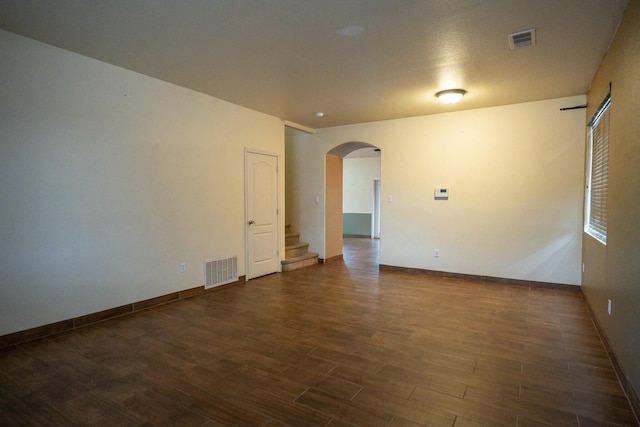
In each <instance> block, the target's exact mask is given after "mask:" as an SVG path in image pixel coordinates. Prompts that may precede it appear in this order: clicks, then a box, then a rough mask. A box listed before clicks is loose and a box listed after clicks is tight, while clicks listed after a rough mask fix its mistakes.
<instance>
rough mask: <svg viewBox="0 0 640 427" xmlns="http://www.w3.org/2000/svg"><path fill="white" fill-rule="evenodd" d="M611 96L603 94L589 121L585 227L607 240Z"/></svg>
mask: <svg viewBox="0 0 640 427" xmlns="http://www.w3.org/2000/svg"><path fill="white" fill-rule="evenodd" d="M610 106H611V98H610V97H607V99H606V100H605V102H604V103H603V104H602V106H601V107H600V108H599V109H598V111H597V112H596V114H595V115H594V116H593V119H592V120H591V122H590V128H589V153H590V155H589V165H588V166H589V175H588V183H587V206H586V208H587V209H586V214H587V215H586V216H587V218H586V219H587V221H586V226H585V231H586V232H587V233H589V234H590V235H592V236H593V237H595V238H596V239H598V240H600V241H601V242H602V243H605V244H606V243H607V197H608V193H609V186H608V182H609V123H610V117H609V116H610V114H609V107H610Z"/></svg>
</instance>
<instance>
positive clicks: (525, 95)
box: [0, 0, 628, 128]
mask: <svg viewBox="0 0 640 427" xmlns="http://www.w3.org/2000/svg"><path fill="white" fill-rule="evenodd" d="M627 4H628V0H526V1H523V0H403V1H393V0H189V1H184V0H137V1H134V0H109V1H106V0H82V1H80V0H55V1H51V0H39V1H36V0H2V1H0V28H2V29H5V30H7V31H11V32H14V33H17V34H21V35H24V36H26V37H30V38H33V39H36V40H39V41H42V42H45V43H48V44H51V45H54V46H58V47H61V48H64V49H68V50H70V51H74V52H77V53H80V54H83V55H86V56H89V57H92V58H96V59H99V60H101V61H105V62H108V63H111V64H114V65H118V66H121V67H124V68H127V69H130V70H134V71H137V72H139V73H143V74H146V75H149V76H152V77H155V78H158V79H161V80H165V81H168V82H171V83H174V84H177V85H180V86H184V87H187V88H190V89H193V90H196V91H199V92H203V93H207V94H210V95H213V96H215V97H217V98H221V99H224V100H227V101H230V102H232V103H235V104H238V105H242V106H245V107H248V108H252V109H254V110H258V111H262V112H265V113H268V114H271V115H274V116H277V117H280V118H281V119H283V120H287V121H291V122H294V123H298V124H301V125H303V126H307V127H311V128H319V127H327V126H336V125H344V124H352V123H361V122H369V121H376V120H385V119H391V118H399V117H410V116H417V115H424V114H435V113H442V112H447V111H455V110H461V109H471V108H481V107H490V106H497V105H505V104H514V103H520V102H528V101H535V100H541V99H550V98H557V97H565V96H572V95H580V94H584V93H586V92H587V90H588V88H589V84H590V81H591V79H592V77H593V75H594V73H595V71H596V69H597V67H598V65H599V63H600V61H601V59H602V57H603V55H604V53H605V51H606V49H607V47H608V45H609V42H610V40H611V39H612V37H613V35H614V33H615V30H616V28H617V26H618V24H619V22H620V20H621V18H622V15H623V12H624V10H625V8H626V6H627ZM352 26H357V27H362V28H363V29H364V32H362V33H361V34H359V35H354V36H346V37H345V36H342V35H340V34H338V31H339V30H341V29H345V28H346V29H347V30H349V29H351V27H352ZM531 28H535V29H536V33H537V34H536V35H537V45H536V46H533V47H528V48H524V49H520V50H515V51H513V50H510V49H509V46H508V43H507V34H509V33H513V32H516V31H521V30H527V29H531ZM347 32H348V31H347ZM458 87H460V88H464V89H466V90H467V91H468V93H467V95H466V96H465V98H464V99H463V100H462V102H460V103H459V104H456V105H454V106H445V105H442V104H440V103H439V102H438V101H437V99H436V98H435V96H434V94H435V93H436V92H437V91H439V90H442V89H449V88H458ZM316 111H323V112H324V113H325V115H324V117H322V118H318V117H316V115H315V112H316Z"/></svg>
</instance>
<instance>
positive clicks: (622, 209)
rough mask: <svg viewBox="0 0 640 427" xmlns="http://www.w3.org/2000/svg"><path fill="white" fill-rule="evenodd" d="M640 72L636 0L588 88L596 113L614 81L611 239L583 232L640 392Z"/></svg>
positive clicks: (608, 321)
mask: <svg viewBox="0 0 640 427" xmlns="http://www.w3.org/2000/svg"><path fill="white" fill-rule="evenodd" d="M639 72H640V1H638V0H631V2H630V3H629V8H628V10H627V11H626V13H625V16H624V19H623V21H622V23H621V25H620V27H619V29H618V32H617V34H616V36H615V38H614V40H613V42H612V44H611V46H610V48H609V51H608V52H607V54H606V55H605V57H604V59H603V62H602V64H601V65H600V68H599V70H598V72H597V74H596V76H595V78H594V80H593V84H592V87H591V90H590V91H589V94H588V102H589V111H588V115H587V116H588V117H591V116H592V115H593V112H594V110H595V108H597V106H598V104H599V103H600V101H601V99H602V97H603V95H604V94H605V93H606V91H607V89H608V86H609V82H611V84H612V91H611V125H610V137H609V199H608V206H607V215H608V225H607V244H606V246H605V245H602V244H601V243H599V242H598V241H596V240H595V239H593V238H592V237H590V236H589V235H587V234H586V233H585V234H584V238H583V239H584V241H583V246H584V249H583V257H584V263H585V272H584V274H583V275H582V282H583V287H584V293H585V295H586V296H587V299H588V301H589V304H590V306H591V307H592V309H593V311H594V313H595V315H596V317H597V318H598V321H599V323H600V325H601V326H602V327H603V329H604V331H605V333H606V337H607V339H608V340H609V342H610V343H611V345H612V347H613V350H614V352H615V353H616V356H617V358H618V359H619V361H620V363H621V365H622V368H623V370H624V371H625V374H626V376H627V377H628V378H629V380H630V382H631V384H632V386H633V388H634V390H635V392H636V393H638V392H640V357H639V355H640V308H639V307H640V198H639V197H638V195H639V194H640V120H639V119H638V112H639V111H640V79H639V78H638V75H639ZM609 299H610V300H611V301H612V313H611V316H609V315H608V314H607V300H609Z"/></svg>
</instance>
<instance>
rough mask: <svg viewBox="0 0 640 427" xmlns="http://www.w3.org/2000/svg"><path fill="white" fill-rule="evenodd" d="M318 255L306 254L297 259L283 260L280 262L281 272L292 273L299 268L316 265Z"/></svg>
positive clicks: (313, 253)
mask: <svg viewBox="0 0 640 427" xmlns="http://www.w3.org/2000/svg"><path fill="white" fill-rule="evenodd" d="M318 256H319V254H317V253H315V252H307V253H305V254H304V255H300V256H297V257H293V258H289V259H283V260H282V261H281V264H282V271H283V272H285V271H293V270H297V269H299V268H303V267H308V266H310V265H315V264H317V263H318Z"/></svg>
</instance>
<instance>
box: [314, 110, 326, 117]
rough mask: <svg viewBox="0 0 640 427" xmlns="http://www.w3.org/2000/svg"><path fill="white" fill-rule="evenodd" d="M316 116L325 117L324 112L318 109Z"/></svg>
mask: <svg viewBox="0 0 640 427" xmlns="http://www.w3.org/2000/svg"><path fill="white" fill-rule="evenodd" d="M316 117H318V118H320V117H324V112H323V111H316Z"/></svg>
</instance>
